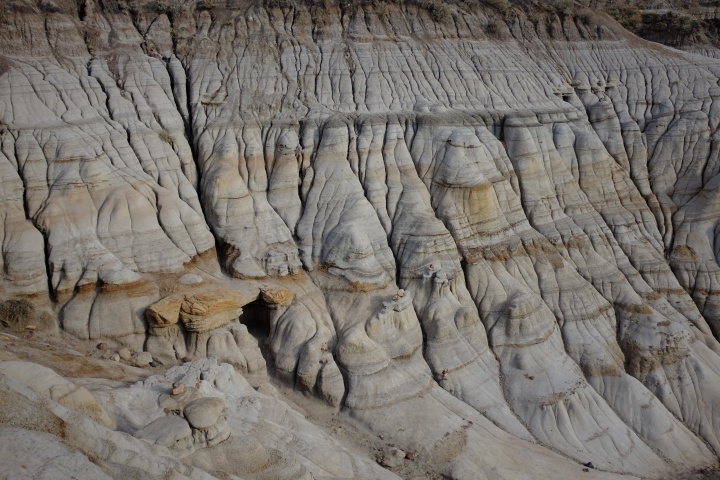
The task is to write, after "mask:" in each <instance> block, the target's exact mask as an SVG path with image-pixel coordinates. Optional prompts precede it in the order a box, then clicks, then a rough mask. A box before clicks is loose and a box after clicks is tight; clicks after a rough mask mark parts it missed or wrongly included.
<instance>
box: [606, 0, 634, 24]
mask: <svg viewBox="0 0 720 480" xmlns="http://www.w3.org/2000/svg"><path fill="white" fill-rule="evenodd" d="M605 12H606V13H607V14H608V15H610V16H611V17H613V18H614V19H615V20H617V22H618V23H619V24H620V25H622V26H623V27H625V28H627V29H629V30H633V29H635V28H636V27H637V26H638V25H640V23H642V14H641V12H640V8H639V7H638V6H637V5H635V4H632V3H628V2H627V1H624V0H618V1H616V2H614V3H612V4H611V5H608V6H607V7H606V8H605Z"/></svg>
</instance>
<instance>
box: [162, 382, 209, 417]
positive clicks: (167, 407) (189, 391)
mask: <svg viewBox="0 0 720 480" xmlns="http://www.w3.org/2000/svg"><path fill="white" fill-rule="evenodd" d="M180 385H185V384H184V383H180ZM176 389H177V391H178V392H179V393H175V391H176ZM180 390H182V391H180ZM201 396H202V395H201V394H200V392H199V391H198V389H197V388H195V387H183V388H178V387H173V389H172V390H171V392H170V394H167V393H163V394H161V395H160V396H159V397H158V404H159V405H160V407H161V408H162V409H163V410H164V411H165V412H166V413H167V414H176V415H182V414H183V411H184V410H185V406H186V405H187V404H188V403H190V402H192V401H194V400H196V399H198V398H200V397H201Z"/></svg>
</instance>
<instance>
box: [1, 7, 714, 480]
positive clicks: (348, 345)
mask: <svg viewBox="0 0 720 480" xmlns="http://www.w3.org/2000/svg"><path fill="white" fill-rule="evenodd" d="M15 3H16V5H13V6H10V7H7V8H6V11H5V12H4V14H3V16H2V18H1V19H0V22H1V25H0V32H2V33H0V55H1V56H0V176H1V178H2V182H0V189H1V190H0V191H1V192H2V196H1V197H0V198H1V199H2V201H0V214H1V216H0V218H2V219H3V221H2V222H0V239H2V246H3V247H2V251H1V254H0V262H1V263H0V264H1V265H2V275H0V292H2V294H3V296H4V297H7V298H9V297H11V296H25V297H28V298H32V299H33V301H34V302H36V303H37V304H43V302H45V303H46V304H47V305H49V306H50V308H52V309H53V310H54V311H55V312H56V313H57V316H58V321H59V325H60V327H61V328H62V330H64V331H65V332H68V333H70V334H72V335H74V336H76V337H78V338H80V339H86V340H93V341H99V340H103V341H111V342H117V344H118V345H119V346H122V345H124V346H126V347H129V348H130V349H132V350H135V351H138V352H140V351H143V350H146V351H149V352H150V353H151V354H152V355H153V357H154V359H155V360H156V361H157V362H160V363H163V364H165V365H168V366H169V365H172V364H174V363H176V362H178V361H179V360H181V359H183V358H187V357H188V356H190V357H194V358H196V357H202V356H213V357H216V358H218V359H219V360H220V361H224V362H229V363H232V364H234V365H235V366H236V368H238V369H239V370H241V371H243V372H246V373H256V372H265V371H266V370H265V369H266V368H268V369H269V371H270V372H271V373H272V374H273V375H275V376H276V377H277V378H281V379H284V380H286V381H289V382H291V383H292V384H294V385H296V387H297V388H299V389H301V390H305V391H308V392H313V393H314V394H315V395H317V396H318V397H319V398H321V399H324V400H325V401H326V402H328V403H330V404H332V405H339V406H341V407H342V408H343V411H345V412H349V413H350V415H351V416H353V417H354V418H355V419H357V420H359V421H360V422H361V423H363V424H364V425H365V426H366V427H368V428H369V429H370V430H371V431H372V432H373V433H374V434H378V435H382V436H383V438H385V439H389V441H392V442H393V443H394V444H396V445H397V446H398V447H400V448H402V449H403V450H406V451H412V452H417V455H418V458H422V459H423V461H424V462H426V463H427V464H432V465H433V466H434V468H436V469H437V470H436V471H437V472H440V473H442V474H444V475H446V476H447V477H450V478H457V479H462V478H468V479H477V478H488V479H490V478H532V477H533V475H534V474H536V473H537V472H538V471H542V472H543V477H547V478H577V477H578V476H580V475H584V476H583V478H586V477H587V478H611V477H613V474H611V473H607V472H614V473H617V474H630V475H635V476H642V477H650V478H661V477H664V476H672V475H675V474H676V473H677V472H681V471H682V472H684V471H688V470H692V469H697V468H702V467H712V466H714V465H715V464H716V463H717V455H718V454H720V415H718V413H717V412H718V411H720V344H719V343H718V341H717V337H718V335H720V265H719V261H720V247H719V246H718V245H719V244H718V235H719V232H720V215H719V214H720V190H719V187H718V186H719V185H720V175H718V173H720V158H719V157H718V155H719V153H720V148H719V144H718V142H719V139H718V135H720V133H719V132H720V131H719V130H718V125H719V124H720V111H719V110H718V109H719V108H720V106H719V105H720V103H718V102H717V100H718V98H719V97H720V87H719V86H718V85H719V79H720V63H719V62H718V61H717V60H714V59H712V58H709V57H703V56H700V55H695V54H692V53H683V52H680V51H677V50H672V49H669V48H666V47H662V46H659V45H656V44H650V43H646V42H644V41H641V40H639V39H637V38H636V37H633V36H631V35H630V34H628V33H627V32H625V31H624V30H623V29H622V28H621V27H620V26H619V25H618V24H616V23H614V22H613V21H612V20H611V19H610V18H609V17H607V16H603V15H601V14H595V13H593V14H592V15H588V14H587V11H584V13H585V14H584V15H583V11H582V10H578V9H576V13H577V14H564V13H560V14H557V13H547V12H545V13H542V14H533V13H532V12H530V13H529V12H527V11H524V10H523V9H522V8H520V6H518V5H515V6H513V7H511V9H510V10H509V11H508V12H505V14H504V15H503V14H501V13H500V12H499V11H497V10H494V9H492V8H489V7H482V6H467V5H466V6H457V5H449V6H447V7H446V8H447V13H448V15H447V16H441V18H439V16H438V15H437V14H435V15H433V11H432V10H428V9H426V8H418V7H416V6H414V5H411V4H405V5H394V4H376V5H375V7H373V6H371V5H367V6H353V7H351V6H345V7H337V6H334V5H326V6H304V5H295V6H281V7H269V6H268V7H264V6H261V5H255V4H252V3H250V2H248V3H238V4H234V5H232V8H224V5H225V4H223V6H217V7H215V8H195V7H194V4H193V5H189V6H188V7H187V8H180V9H170V10H168V12H169V13H165V12H163V11H158V10H157V9H153V8H150V7H149V6H148V7H147V8H145V7H143V6H142V5H141V6H140V7H137V8H135V9H134V10H132V11H123V10H122V9H120V8H117V7H118V5H116V3H114V2H108V1H105V2H101V3H99V4H98V3H97V2H93V1H92V0H85V2H84V3H83V5H82V8H78V7H77V6H76V5H75V4H74V2H67V5H66V4H65V3H63V2H60V1H56V2H55V3H54V4H52V5H50V2H49V1H47V2H44V3H43V4H42V7H43V8H41V9H37V8H35V7H34V6H31V5H29V4H27V5H26V4H22V2H15ZM48 5H50V6H48ZM212 5H214V3H213V4H212ZM209 6H210V5H208V7H209ZM221 7H222V8H221ZM591 13H592V12H591ZM148 307H150V308H148ZM243 307H244V308H245V310H246V312H250V313H252V314H253V315H255V316H256V317H257V318H261V323H262V324H263V325H264V326H263V327H262V328H264V329H265V330H266V333H267V339H266V341H264V342H261V347H262V349H263V350H264V352H265V354H266V355H265V358H263V355H262V353H261V351H260V349H259V347H258V342H257V340H255V339H254V337H253V336H252V335H251V333H252V332H250V333H249V331H248V328H247V325H244V324H246V323H248V322H247V321H245V320H247V318H246V319H243V316H244V315H245V316H246V315H247V313H243ZM238 318H240V321H238ZM263 343H264V344H263ZM266 360H267V365H266ZM204 368H209V367H204ZM213 368H215V367H213ZM227 375H229V374H227ZM166 380H167V379H166ZM233 381H235V380H233ZM148 385H149V386H148ZM152 385H154V384H152V383H150V384H148V383H147V382H146V387H148V388H150V387H151V386H152ZM218 388H220V387H218ZM233 388H235V387H233ZM233 388H230V387H227V388H225V389H224V390H223V388H220V390H222V391H223V392H224V393H223V395H225V396H226V398H227V399H231V398H234V397H233V392H234V390H233ZM237 388H240V387H237ZM243 388H245V387H243ZM216 393H217V392H216ZM238 395H239V394H238ZM143 398H145V397H143ZM227 401H232V400H227ZM138 405H139V403H138ZM148 420H150V419H148ZM231 423H232V422H231ZM139 427H142V425H138V426H137V428H139ZM177 428H181V427H177ZM303 428H305V427H303ZM308 428H309V427H308ZM181 430H182V431H183V432H185V431H186V430H187V427H186V426H183V427H182V428H181ZM187 432H190V430H187ZM183 438H185V437H183ZM156 443H157V442H156ZM224 445H225V447H223V448H225V449H226V450H227V449H230V450H228V451H231V447H228V446H227V444H224ZM277 447H278V445H277V444H275V445H274V448H277ZM237 448H241V447H240V446H238V447H237ZM226 454H227V452H226ZM193 455H194V457H193V458H195V459H196V460H195V463H193V464H194V465H195V466H197V467H199V468H205V467H206V466H207V465H208V463H207V462H209V460H207V459H203V458H200V457H202V455H200V454H193ZM198 455H200V457H198ZM227 455H228V457H232V454H231V453H230V454H227ZM198 458H200V459H199V460H198ZM203 462H205V463H203ZM578 462H582V463H584V462H592V464H593V468H592V469H590V471H589V472H586V473H583V472H582V471H581V467H578ZM210 463H212V462H210ZM311 463H312V462H311ZM340 463H342V461H340V460H338V464H340ZM358 465H360V463H357V465H355V467H353V468H349V470H348V471H345V472H343V473H342V475H341V474H340V473H338V472H336V471H333V472H331V473H329V474H328V473H327V472H330V470H331V469H330V470H328V468H330V467H324V468H326V470H324V471H325V472H326V474H328V475H336V476H338V475H340V476H343V475H344V476H343V478H351V477H352V476H353V475H354V476H355V478H369V477H366V476H365V477H364V476H363V475H375V476H377V475H380V473H377V472H376V473H368V472H371V471H372V469H371V468H370V466H362V468H360V467H358ZM363 465H364V464H363ZM298 468H299V467H298ZM303 468H306V467H303ZM307 468H309V467H307ZM373 468H374V467H373ZM206 470H208V471H211V470H212V469H211V468H210V467H207V468H206ZM291 470H292V469H291ZM105 471H106V473H107V472H108V470H105ZM298 471H300V470H298ZM302 471H303V472H305V473H303V475H304V474H306V473H307V471H306V470H302ZM311 471H312V469H311ZM363 472H365V473H363ZM604 472H605V473H604ZM245 473H246V474H248V473H247V472H245ZM110 474H111V475H112V473H110ZM235 474H238V475H242V472H237V471H235ZM265 474H266V475H272V474H271V473H267V472H265ZM248 475H250V474H248ZM315 475H316V478H320V477H321V476H320V477H317V475H319V474H318V473H317V472H315ZM513 475H515V476H516V477H514V476H513ZM297 476H301V474H299V473H298V474H297ZM248 478H255V477H252V475H250V477H248ZM258 478H259V477H258ZM303 478H304V477H303ZM308 478H309V477H308ZM377 478H379V477H377ZM388 478H390V477H388Z"/></svg>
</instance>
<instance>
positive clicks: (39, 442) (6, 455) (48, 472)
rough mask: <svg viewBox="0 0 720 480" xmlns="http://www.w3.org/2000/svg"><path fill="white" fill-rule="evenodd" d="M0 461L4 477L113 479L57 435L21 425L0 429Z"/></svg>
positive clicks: (44, 479)
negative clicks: (34, 430)
mask: <svg viewBox="0 0 720 480" xmlns="http://www.w3.org/2000/svg"><path fill="white" fill-rule="evenodd" d="M0 463H2V465H3V476H4V477H5V478H27V479H33V480H54V479H61V478H93V479H98V480H110V479H111V478H112V477H110V476H108V475H107V474H105V472H103V471H102V470H101V469H100V468H99V467H98V466H97V465H95V464H94V463H92V462H91V461H90V460H89V459H88V458H87V457H85V456H84V455H82V454H81V453H78V452H73V451H72V450H70V449H69V448H68V447H67V446H66V445H63V443H62V440H61V439H60V438H58V437H55V436H53V435H50V434H48V433H45V432H33V431H30V430H24V429H20V428H0Z"/></svg>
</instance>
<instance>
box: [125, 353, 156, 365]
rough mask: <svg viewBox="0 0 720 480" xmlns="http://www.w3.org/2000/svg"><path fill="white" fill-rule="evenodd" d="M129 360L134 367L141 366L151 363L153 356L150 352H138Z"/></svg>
mask: <svg viewBox="0 0 720 480" xmlns="http://www.w3.org/2000/svg"><path fill="white" fill-rule="evenodd" d="M130 360H131V361H132V363H133V364H134V365H135V366H136V367H140V368H143V367H147V366H149V365H150V364H151V363H152V361H153V358H152V354H150V352H138V353H136V354H134V355H132V357H131V358H130Z"/></svg>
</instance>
